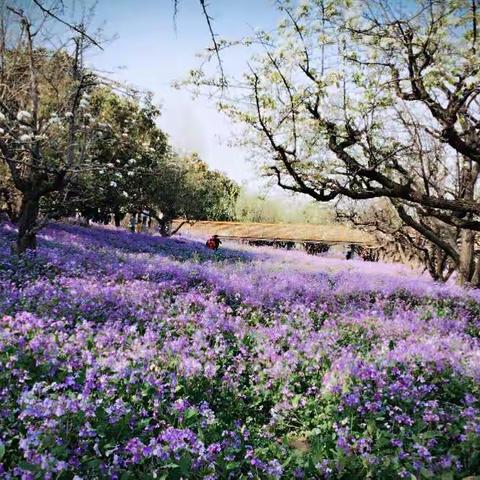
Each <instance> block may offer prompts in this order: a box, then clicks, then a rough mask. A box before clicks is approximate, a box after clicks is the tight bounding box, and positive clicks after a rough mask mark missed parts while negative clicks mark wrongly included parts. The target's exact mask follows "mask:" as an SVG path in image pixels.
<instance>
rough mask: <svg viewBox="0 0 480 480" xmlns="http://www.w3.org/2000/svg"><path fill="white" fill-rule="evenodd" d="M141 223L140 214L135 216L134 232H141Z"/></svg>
mask: <svg viewBox="0 0 480 480" xmlns="http://www.w3.org/2000/svg"><path fill="white" fill-rule="evenodd" d="M142 227H143V222H142V215H141V214H140V213H138V214H137V223H136V224H135V231H136V232H137V233H141V232H142Z"/></svg>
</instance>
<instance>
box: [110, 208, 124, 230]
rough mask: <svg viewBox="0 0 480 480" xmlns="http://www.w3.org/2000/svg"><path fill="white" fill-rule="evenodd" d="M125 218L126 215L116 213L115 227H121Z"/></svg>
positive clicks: (114, 216)
mask: <svg viewBox="0 0 480 480" xmlns="http://www.w3.org/2000/svg"><path fill="white" fill-rule="evenodd" d="M124 216H125V215H123V214H121V213H120V212H115V213H114V214H113V218H114V220H115V226H116V227H120V225H121V223H122V220H123V218H124Z"/></svg>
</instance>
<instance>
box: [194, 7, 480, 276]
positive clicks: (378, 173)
mask: <svg viewBox="0 0 480 480" xmlns="http://www.w3.org/2000/svg"><path fill="white" fill-rule="evenodd" d="M276 4H277V6H278V7H279V8H280V10H281V12H282V13H283V16H284V20H283V21H282V22H281V24H280V26H279V28H278V29H277V30H276V31H274V32H269V33H266V32H257V34H255V35H254V36H253V37H252V38H249V39H246V40H245V41H244V42H243V45H244V46H249V45H250V46H253V47H254V48H255V54H254V55H253V57H252V59H251V61H250V62H249V71H248V72H247V73H246V74H245V76H244V78H243V79H242V80H241V81H235V80H232V79H230V80H229V82H228V83H229V84H230V85H231V86H232V87H234V88H231V89H230V91H229V92H228V95H225V94H222V95H221V97H220V99H219V102H218V105H219V108H220V110H222V111H224V112H226V113H227V114H228V115H230V116H231V118H233V119H234V120H235V121H237V122H239V123H240V124H242V125H244V126H245V134H244V136H243V138H242V139H241V143H243V144H245V145H247V146H248V147H250V148H251V149H252V151H253V152H254V154H255V155H256V156H257V157H258V159H259V161H260V162H261V163H262V165H263V167H264V171H265V173H266V174H268V175H271V176H272V178H273V179H275V181H276V182H277V183H278V185H280V186H281V187H282V188H284V189H287V190H289V191H292V192H299V193H303V194H307V195H310V196H311V197H313V198H314V199H316V200H318V201H330V200H334V199H338V198H341V197H347V198H350V199H354V200H357V201H364V200H368V199H375V198H381V197H384V198H387V199H389V201H390V203H391V205H392V206H393V207H394V209H395V211H396V215H398V217H399V219H400V220H401V222H403V224H405V225H407V226H409V227H410V228H412V229H414V230H415V231H416V232H417V233H419V234H420V235H422V237H423V238H425V239H426V240H428V242H430V243H431V244H432V245H434V246H435V247H436V248H440V249H441V250H442V251H443V252H444V254H445V256H446V257H447V259H448V261H444V259H442V260H441V262H443V265H445V268H450V265H452V264H453V265H454V268H455V269H456V271H457V276H458V278H459V280H460V281H462V282H470V283H473V284H480V255H479V252H478V251H477V250H476V247H475V245H476V243H475V241H476V240H475V239H476V237H477V236H478V234H477V232H479V231H480V218H479V216H480V202H479V201H478V194H479V192H478V186H477V181H478V176H479V171H480V143H479V142H478V135H479V133H480V132H479V128H480V107H479V101H478V95H479V94H480V68H479V65H480V58H479V54H478V35H477V21H478V19H477V17H478V13H477V3H476V0H442V1H430V0H428V1H427V0H417V1H412V2H396V1H393V0H378V1H375V2H371V1H367V0H338V1H331V0H309V1H304V2H302V3H301V4H300V5H298V4H297V3H296V2H291V1H287V0H284V1H283V0H282V1H278V2H276ZM240 43H242V42H240ZM234 44H235V45H238V44H239V42H234ZM222 45H223V46H224V47H225V48H227V47H228V44H227V43H223V44H222ZM224 55H227V53H226V52H225V53H224ZM189 84H190V85H194V86H197V87H205V86H207V87H208V88H210V89H214V90H211V93H212V94H217V93H219V91H218V90H215V88H216V87H217V86H218V85H219V82H218V81H216V80H215V79H214V78H208V77H207V75H206V73H205V71H201V70H200V71H194V72H192V75H191V78H190V81H189ZM220 93H222V92H220ZM445 232H446V233H445Z"/></svg>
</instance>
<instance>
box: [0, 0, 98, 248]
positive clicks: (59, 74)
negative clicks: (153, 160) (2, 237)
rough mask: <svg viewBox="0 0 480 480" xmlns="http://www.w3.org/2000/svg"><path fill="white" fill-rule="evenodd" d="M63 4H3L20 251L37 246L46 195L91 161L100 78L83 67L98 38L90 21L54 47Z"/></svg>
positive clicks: (1, 69) (9, 153)
mask: <svg viewBox="0 0 480 480" xmlns="http://www.w3.org/2000/svg"><path fill="white" fill-rule="evenodd" d="M56 7H58V8H60V7H61V2H54V3H53V6H51V9H52V10H48V11H46V10H45V9H44V8H43V6H42V4H40V3H39V2H34V5H33V6H32V7H31V8H30V10H29V11H28V14H27V13H26V12H25V11H23V10H21V9H20V8H16V7H14V6H8V4H7V5H5V4H2V12H1V13H2V17H3V18H2V21H3V23H2V24H3V25H4V26H5V28H4V29H2V39H1V43H0V61H1V66H0V76H1V84H0V154H1V161H2V162H4V165H6V166H7V167H8V172H9V175H10V177H11V180H12V182H13V184H14V186H15V188H16V189H17V191H18V192H19V193H20V196H21V205H20V210H19V215H18V218H16V219H15V220H16V223H17V226H18V242H17V250H18V252H19V253H22V252H24V251H26V250H27V249H32V248H35V245H36V232H37V230H38V229H39V228H41V226H42V222H41V221H40V219H39V208H40V202H41V199H42V198H44V197H45V196H47V195H49V194H50V193H51V192H55V191H61V190H63V189H64V188H65V186H66V185H67V184H68V183H69V182H70V181H71V180H72V178H74V177H75V175H77V174H78V172H79V171H81V170H82V169H84V168H86V167H88V166H90V152H89V147H90V144H91V141H92V138H93V137H94V135H95V128H94V122H93V119H92V117H91V115H90V113H89V99H88V91H89V90H90V89H91V88H92V87H93V86H94V85H95V84H96V82H97V79H96V77H95V75H93V74H92V73H91V72H90V71H88V70H87V69H85V68H84V65H83V55H84V52H85V50H86V48H88V46H89V45H91V44H92V42H95V41H94V40H93V39H91V37H89V36H88V35H87V34H83V33H82V32H83V27H77V26H72V28H70V27H67V28H65V29H64V30H62V33H63V37H65V38H63V37H62V38H59V39H57V40H58V41H59V42H60V43H61V47H59V48H58V49H52V47H51V46H50V45H51V44H52V43H54V41H55V40H56V39H54V38H52V37H49V38H48V40H49V41H48V42H47V41H46V40H45V38H46V36H47V35H48V32H49V31H50V30H49V28H50V20H52V18H53V17H52V15H56V14H55V13H54V12H58V10H56ZM53 20H54V21H55V22H57V20H55V19H54V18H53ZM72 34H73V38H72ZM47 44H48V45H49V46H48V47H47Z"/></svg>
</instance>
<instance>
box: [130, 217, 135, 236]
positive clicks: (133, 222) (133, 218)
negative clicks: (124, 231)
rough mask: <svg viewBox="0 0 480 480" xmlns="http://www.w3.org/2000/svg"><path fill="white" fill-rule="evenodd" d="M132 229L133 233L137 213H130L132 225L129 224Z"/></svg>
mask: <svg viewBox="0 0 480 480" xmlns="http://www.w3.org/2000/svg"><path fill="white" fill-rule="evenodd" d="M129 228H130V231H131V232H132V233H135V214H134V213H131V214H130V225H129Z"/></svg>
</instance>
